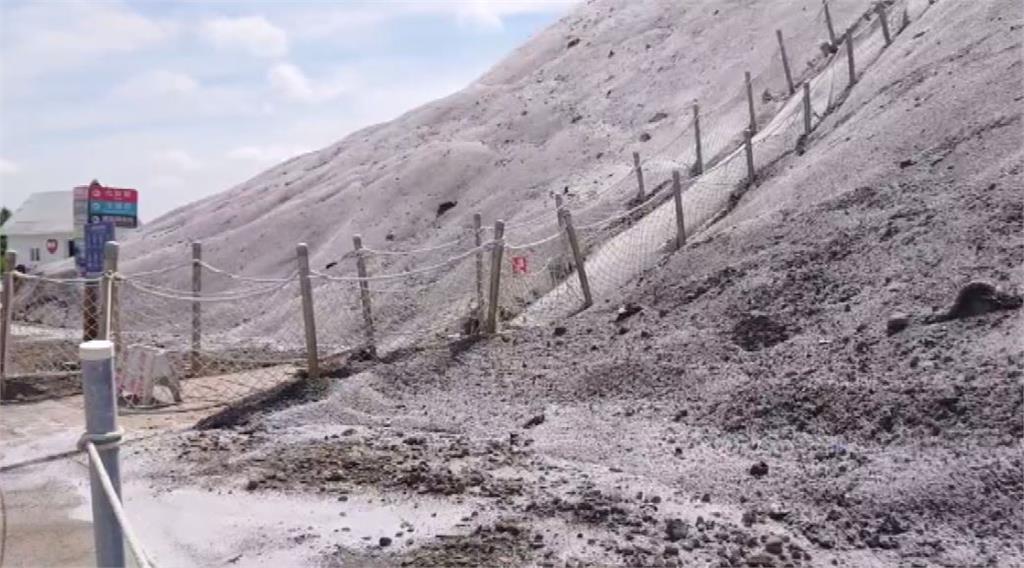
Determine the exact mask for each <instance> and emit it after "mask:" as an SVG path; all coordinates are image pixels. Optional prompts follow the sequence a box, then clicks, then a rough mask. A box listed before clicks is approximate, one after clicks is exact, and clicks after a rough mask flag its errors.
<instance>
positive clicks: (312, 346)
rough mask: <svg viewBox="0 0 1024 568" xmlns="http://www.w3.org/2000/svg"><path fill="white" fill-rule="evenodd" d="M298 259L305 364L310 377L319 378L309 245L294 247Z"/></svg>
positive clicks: (303, 244)
mask: <svg viewBox="0 0 1024 568" xmlns="http://www.w3.org/2000/svg"><path fill="white" fill-rule="evenodd" d="M295 254H296V256H297V257H298V261H299V290H300V292H301V294H302V320H303V323H304V327H305V330H306V365H307V366H308V370H307V376H308V378H310V379H317V378H320V357H319V355H318V353H317V346H316V318H315V315H314V311H313V286H312V284H310V282H309V247H308V246H306V243H299V244H298V246H296V247H295Z"/></svg>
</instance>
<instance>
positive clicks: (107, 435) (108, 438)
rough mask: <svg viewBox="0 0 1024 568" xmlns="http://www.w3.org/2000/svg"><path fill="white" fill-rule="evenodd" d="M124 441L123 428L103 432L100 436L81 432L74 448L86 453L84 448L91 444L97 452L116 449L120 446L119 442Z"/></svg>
mask: <svg viewBox="0 0 1024 568" xmlns="http://www.w3.org/2000/svg"><path fill="white" fill-rule="evenodd" d="M123 439H124V428H120V427H118V429H117V430H114V431H113V432H104V433H101V434H90V433H88V432H82V435H81V436H79V437H78V442H77V443H76V444H75V447H77V448H78V451H80V452H84V451H86V446H88V445H89V444H92V445H93V446H94V447H95V448H96V449H97V450H101V451H102V450H106V449H109V448H116V447H117V446H120V445H121V441H122V440H123Z"/></svg>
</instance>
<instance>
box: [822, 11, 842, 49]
mask: <svg viewBox="0 0 1024 568" xmlns="http://www.w3.org/2000/svg"><path fill="white" fill-rule="evenodd" d="M821 3H822V4H824V5H825V25H826V26H827V27H828V41H829V44H831V45H832V49H835V47H836V46H837V45H839V44H837V43H836V29H835V28H834V27H832V13H831V12H829V10H828V0H821Z"/></svg>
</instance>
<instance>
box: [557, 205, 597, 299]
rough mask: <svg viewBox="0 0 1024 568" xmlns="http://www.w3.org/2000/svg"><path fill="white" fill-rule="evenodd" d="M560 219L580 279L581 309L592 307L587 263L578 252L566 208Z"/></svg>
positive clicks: (574, 231)
mask: <svg viewBox="0 0 1024 568" xmlns="http://www.w3.org/2000/svg"><path fill="white" fill-rule="evenodd" d="M562 219H563V220H564V222H565V234H566V236H568V237H569V248H570V249H571V250H572V260H573V264H575V266H576V275H577V277H579V279H580V290H582V291H583V308H584V309H586V308H589V307H590V306H592V305H594V299H593V297H592V296H591V295H590V281H589V280H587V263H586V259H585V258H583V253H582V251H580V242H579V240H578V239H577V238H576V228H575V227H573V225H572V213H570V212H569V209H568V208H564V209H562Z"/></svg>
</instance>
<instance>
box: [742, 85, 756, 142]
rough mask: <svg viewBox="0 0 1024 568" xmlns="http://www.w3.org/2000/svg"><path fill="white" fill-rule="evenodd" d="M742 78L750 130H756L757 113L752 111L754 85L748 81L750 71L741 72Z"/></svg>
mask: <svg viewBox="0 0 1024 568" xmlns="http://www.w3.org/2000/svg"><path fill="white" fill-rule="evenodd" d="M743 80H744V81H745V82H746V84H747V106H748V107H749V109H750V132H752V133H756V132H757V115H756V114H755V113H754V86H753V85H752V84H751V82H750V71H745V72H744V73H743Z"/></svg>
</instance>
